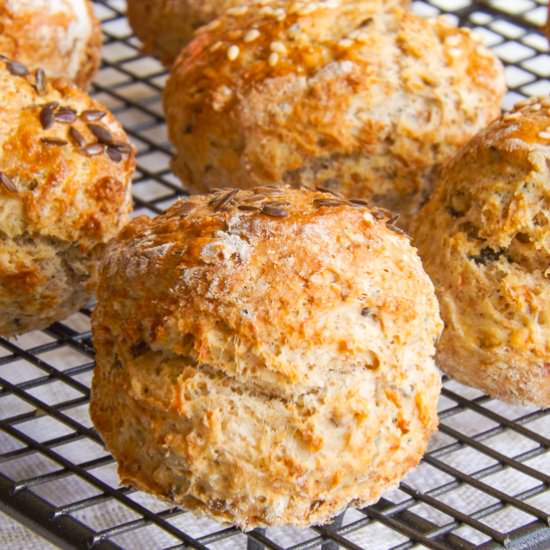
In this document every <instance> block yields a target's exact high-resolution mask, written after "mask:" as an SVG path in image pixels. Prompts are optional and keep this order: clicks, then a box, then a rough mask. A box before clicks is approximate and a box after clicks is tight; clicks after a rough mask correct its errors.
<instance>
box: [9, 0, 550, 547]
mask: <svg viewBox="0 0 550 550" xmlns="http://www.w3.org/2000/svg"><path fill="white" fill-rule="evenodd" d="M96 8H97V12H98V14H99V16H100V17H101V19H102V21H103V30H104V35H105V45H104V63H103V68H102V70H101V73H100V74H99V76H98V78H97V81H96V84H95V86H94V95H95V96H96V97H97V98H98V99H99V100H100V101H102V102H103V103H105V104H106V105H107V106H108V107H109V108H110V109H112V110H113V111H114V113H115V114H116V115H117V116H118V118H119V119H120V120H121V121H122V123H123V124H124V125H125V127H126V129H127V131H128V133H129V135H130V136H131V138H132V140H133V141H134V143H135V144H136V146H137V148H138V151H139V155H138V173H137V177H136V180H135V187H134V198H135V206H136V214H143V213H145V214H150V215H153V214H155V213H158V212H161V211H162V210H164V209H165V208H166V207H167V206H168V205H169V204H170V203H171V202H173V201H174V200H175V199H176V198H177V197H178V195H180V194H181V193H182V191H181V188H180V186H179V184H178V182H177V180H176V179H175V178H174V176H173V175H172V174H171V173H170V171H169V168H168V165H169V159H170V147H169V144H168V142H167V139H166V132H165V125H164V120H163V116H162V111H161V100H160V93H161V90H162V88H163V85H164V82H165V79H166V74H165V72H164V71H163V69H162V68H161V66H160V65H159V64H158V63H157V62H156V61H154V60H152V59H150V58H146V57H145V58H144V57H143V56H141V55H140V51H139V42H138V41H137V40H136V39H135V38H134V37H133V36H132V34H131V31H130V29H129V27H128V25H127V22H126V19H125V16H124V9H125V6H124V1H123V0H102V1H97V2H96ZM414 8H415V10H416V11H418V12H419V13H421V14H425V15H436V14H438V13H447V14H449V17H451V18H452V19H453V21H454V22H456V23H458V24H461V25H465V26H469V27H473V28H475V29H477V32H478V33H479V34H481V35H482V36H484V38H485V40H486V42H487V43H488V44H489V45H490V46H492V47H493V48H494V50H495V52H496V53H497V54H498V55H499V56H500V58H501V59H502V60H503V61H504V63H505V65H506V73H507V78H508V82H509V86H510V90H511V91H510V93H509V95H508V96H507V98H506V106H510V105H511V104H512V103H514V102H515V101H516V100H518V99H521V98H523V97H525V96H528V95H534V94H549V93H550V80H549V77H550V56H549V55H548V53H547V49H548V46H547V42H546V39H545V38H544V37H543V35H542V34H541V33H540V32H539V30H538V27H539V26H540V25H542V24H543V22H544V17H545V10H546V7H545V6H544V5H543V3H542V2H540V1H534V0H494V1H484V2H482V1H478V2H474V1H472V0H432V1H431V2H415V3H414ZM89 313H90V312H89V311H83V312H81V313H79V314H77V315H74V316H72V317H71V318H70V319H68V320H67V321H65V322H63V323H57V324H55V325H53V326H52V327H50V328H49V329H48V330H45V331H41V332H34V333H31V334H27V335H25V336H22V337H19V338H17V339H11V340H3V339H0V510H2V511H3V512H4V513H6V514H8V515H9V516H11V517H12V518H14V519H15V520H16V521H18V522H20V523H21V524H23V525H24V526H26V527H28V528H30V529H32V530H33V531H35V532H37V533H39V534H40V535H42V536H43V537H45V538H47V539H48V540H49V541H51V542H52V543H54V544H55V545H58V546H60V547H63V548H86V547H87V548H94V549H114V548H126V549H132V550H133V549H157V548H159V549H160V548H162V549H164V548H167V549H172V548H185V547H193V548H213V549H226V548H227V549H230V548H231V549H233V548H248V549H250V550H259V549H261V548H273V549H276V550H281V549H289V550H290V549H292V550H305V549H308V548H322V549H323V550H334V549H335V548H337V547H338V546H342V547H345V548H350V549H358V548H368V549H376V550H378V549H389V548H392V549H399V550H404V549H407V548H413V547H414V548H436V549H470V548H475V547H480V548H482V549H492V548H501V547H503V546H505V547H509V548H512V549H517V550H520V549H521V550H527V549H531V550H543V549H549V548H550V528H549V518H550V410H538V409H535V408H518V407H512V406H509V405H505V404H503V403H501V402H498V401H495V400H492V399H489V398H488V397H486V396H483V395H482V394H480V393H479V392H477V391H475V390H472V389H470V388H465V387H464V386H460V385H459V384H457V383H456V382H453V381H447V382H446V384H445V388H444V390H443V396H442V399H441V403H440V412H441V426H440V431H439V433H438V434H437V435H436V436H435V437H434V438H433V441H432V442H431V445H430V449H429V452H428V453H427V454H426V456H425V458H424V460H423V462H422V464H421V465H420V466H419V468H417V469H416V470H415V471H414V472H413V473H412V474H410V475H409V476H408V477H407V478H406V479H405V480H404V482H403V483H402V484H401V485H400V486H399V489H396V490H393V491H390V492H388V493H387V494H386V495H385V496H384V498H382V500H381V501H380V502H379V503H377V504H376V505H374V506H369V507H367V508H365V509H362V510H348V511H347V512H346V513H345V514H344V515H343V516H342V517H340V518H338V520H337V521H336V522H335V523H334V524H333V525H329V526H325V527H318V528H311V529H305V530H297V529H268V530H256V531H254V532H252V533H249V534H247V535H245V534H243V533H241V532H240V531H238V530H237V529H234V528H232V527H228V526H223V525H220V524H217V523H215V522H213V521H210V520H208V519H205V518H197V517H194V516H193V515H191V514H190V513H188V512H185V511H183V510H179V509H174V508H169V507H167V505H166V504H163V503H160V502H158V501H156V500H154V499H153V498H151V497H149V496H147V495H145V494H143V493H140V492H138V491H134V490H131V489H129V488H120V487H119V486H118V483H117V478H116V468H115V464H114V462H113V460H112V458H111V457H110V456H109V455H108V453H107V452H106V451H105V450H104V448H103V446H102V445H101V440H100V438H99V437H98V435H97V434H96V432H95V431H94V430H93V427H92V425H91V422H90V419H89V416H88V398H89V387H90V379H91V372H92V369H93V366H94V354H93V348H92V342H91V336H90V323H89ZM2 536H3V534H2V531H1V530H0V541H3V542H0V546H2V545H3V547H8V548H10V550H11V549H12V548H13V549H16V548H17V549H19V548H25V549H27V548H29V547H32V548H42V547H43V546H42V545H43V544H45V543H43V542H42V543H41V542H40V540H42V539H37V540H38V541H39V542H36V543H34V542H29V540H30V539H25V542H22V539H18V538H17V533H16V534H14V535H12V539H11V542H10V539H9V538H8V539H5V538H4V539H2Z"/></svg>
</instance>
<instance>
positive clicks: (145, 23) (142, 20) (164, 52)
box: [128, 0, 410, 66]
mask: <svg viewBox="0 0 550 550" xmlns="http://www.w3.org/2000/svg"><path fill="white" fill-rule="evenodd" d="M346 1H347V0H346ZM363 1H364V2H370V3H371V4H378V6H381V7H383V6H389V5H401V6H408V5H409V4H410V0H363ZM270 3H272V2H271V1H270V0H268V1H264V2H258V1H255V0H128V19H129V21H130V25H131V26H132V28H133V29H134V31H135V33H136V34H137V36H138V37H139V38H140V39H141V40H142V42H143V48H144V51H145V52H146V53H148V54H151V55H154V56H155V57H157V58H159V59H160V60H161V61H162V62H163V63H164V64H165V65H167V66H170V65H172V63H174V61H175V59H176V57H177V56H178V54H179V53H180V51H181V49H182V48H183V47H184V46H185V45H186V44H187V43H188V42H189V41H190V40H191V38H192V37H193V34H194V33H195V31H196V30H197V29H198V28H200V27H202V26H203V25H206V24H207V23H210V22H211V21H212V20H213V19H215V18H216V17H219V16H220V15H222V14H223V13H224V12H225V11H226V10H228V9H232V8H234V11H235V12H236V13H238V12H239V11H240V10H241V9H244V7H243V6H249V5H256V6H259V7H256V8H253V9H261V7H262V6H264V5H267V4H270Z"/></svg>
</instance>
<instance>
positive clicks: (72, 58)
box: [0, 0, 101, 88]
mask: <svg viewBox="0 0 550 550" xmlns="http://www.w3.org/2000/svg"><path fill="white" fill-rule="evenodd" d="M0 54H3V55H6V56H7V57H9V58H11V59H17V60H19V61H20V62H22V63H25V64H27V65H28V66H29V67H33V68H36V67H42V68H43V69H44V70H45V71H46V73H47V74H48V75H49V76H51V77H64V78H67V79H69V80H73V81H74V82H75V83H76V84H77V85H79V86H80V87H81V88H87V87H88V86H89V84H90V82H91V81H92V79H93V77H94V75H95V73H96V72H97V69H98V68H99V64H100V61H101V28H100V24H99V21H98V19H97V18H96V17H95V15H94V12H93V6H92V2H91V0H56V1H55V2H54V1H52V0H24V1H20V0H19V1H18V0H0Z"/></svg>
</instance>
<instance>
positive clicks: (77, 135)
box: [69, 126, 86, 148]
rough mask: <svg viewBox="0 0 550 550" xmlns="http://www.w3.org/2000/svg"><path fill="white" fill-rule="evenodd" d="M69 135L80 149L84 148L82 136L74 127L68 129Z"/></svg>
mask: <svg viewBox="0 0 550 550" xmlns="http://www.w3.org/2000/svg"><path fill="white" fill-rule="evenodd" d="M69 135H70V136H71V139H72V140H73V141H74V142H75V143H76V144H77V145H78V146H79V147H80V148H84V147H86V140H85V139H84V136H83V135H82V134H81V133H80V132H79V131H78V130H77V129H76V128H75V127H74V126H71V127H70V128H69Z"/></svg>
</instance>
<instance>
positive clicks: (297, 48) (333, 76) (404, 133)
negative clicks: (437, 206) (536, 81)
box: [165, 0, 505, 226]
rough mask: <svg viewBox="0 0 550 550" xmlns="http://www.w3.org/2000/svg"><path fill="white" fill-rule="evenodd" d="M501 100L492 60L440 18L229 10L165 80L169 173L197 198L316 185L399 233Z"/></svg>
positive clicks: (345, 8) (329, 5) (379, 7)
mask: <svg viewBox="0 0 550 550" xmlns="http://www.w3.org/2000/svg"><path fill="white" fill-rule="evenodd" d="M504 91H505V84H504V78H503V71H502V67H501V64H500V62H499V61H498V60H497V59H496V57H495V56H494V55H493V54H492V53H491V52H490V51H489V50H488V49H486V48H485V47H483V46H482V45H480V44H479V43H478V41H477V40H476V39H475V37H474V36H472V35H470V33H469V31H468V30H466V29H457V28H455V27H451V26H449V25H448V24H447V23H446V22H445V21H444V20H443V19H442V18H437V19H432V20H425V19H423V18H421V17H418V16H416V15H414V14H412V13H410V12H408V11H406V10H403V9H401V8H398V7H395V6H393V7H392V5H391V3H390V5H389V6H388V5H387V4H385V3H381V2H373V1H341V0H330V1H327V2H304V1H291V2H271V3H270V4H269V5H266V6H262V7H260V6H252V5H251V6H249V7H248V8H246V7H243V8H241V9H240V10H239V11H237V9H235V10H229V11H228V12H226V14H225V15H224V16H222V17H220V18H218V19H216V20H214V21H213V22H212V23H211V24H209V25H208V26H206V27H204V28H203V29H201V30H199V31H198V32H197V34H196V37H195V38H194V40H193V41H192V42H191V43H190V44H189V45H188V46H187V47H186V48H185V49H184V50H183V51H182V53H181V55H180V57H179V58H178V60H177V61H176V63H175V65H174V67H173V69H172V73H171V77H170V80H169V82H168V84H167V88H166V92H165V110H166V115H167V121H168V125H169V131H170V136H171V139H172V141H173V142H174V144H175V146H176V149H177V157H176V159H175V161H174V165H173V168H174V171H175V172H176V173H177V174H178V175H179V176H180V178H181V179H182V181H183V182H184V184H186V185H188V186H189V187H190V188H191V189H192V190H196V191H205V190H207V189H209V188H212V187H216V186H220V185H232V186H235V187H243V188H249V187H252V186H254V185H258V184H265V183H279V182H287V183H304V182H305V183H313V182H314V183H315V184H317V185H320V184H323V185H326V186H328V187H330V189H332V190H335V191H339V192H341V193H343V194H344V195H345V196H347V197H363V198H367V199H369V200H372V201H373V203H375V204H377V205H379V206H383V207H385V208H389V209H391V210H394V211H396V212H400V213H401V214H402V216H403V223H404V225H405V226H406V225H407V220H408V219H409V218H410V217H411V216H413V215H414V213H415V212H416V211H417V209H418V208H419V206H420V205H421V204H422V203H423V202H424V201H425V199H426V197H427V195H428V194H429V193H430V191H431V189H432V180H433V174H434V171H435V170H436V169H437V167H438V166H439V165H440V163H441V162H442V161H443V160H445V159H447V158H448V157H450V156H451V155H452V154H453V153H455V152H456V150H457V149H458V148H459V147H460V146H461V145H463V144H464V143H465V142H466V141H467V140H468V139H469V138H471V137H472V136H473V135H474V134H475V133H476V132H477V131H479V130H480V129H481V128H482V127H484V126H485V125H486V124H487V123H488V122H489V121H490V120H492V119H494V118H495V117H497V116H498V115H499V113H500V102H501V98H502V96H503V93H504Z"/></svg>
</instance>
